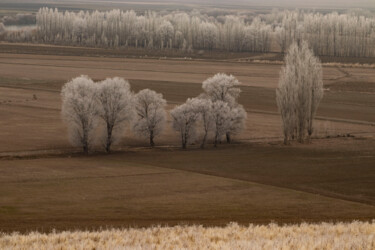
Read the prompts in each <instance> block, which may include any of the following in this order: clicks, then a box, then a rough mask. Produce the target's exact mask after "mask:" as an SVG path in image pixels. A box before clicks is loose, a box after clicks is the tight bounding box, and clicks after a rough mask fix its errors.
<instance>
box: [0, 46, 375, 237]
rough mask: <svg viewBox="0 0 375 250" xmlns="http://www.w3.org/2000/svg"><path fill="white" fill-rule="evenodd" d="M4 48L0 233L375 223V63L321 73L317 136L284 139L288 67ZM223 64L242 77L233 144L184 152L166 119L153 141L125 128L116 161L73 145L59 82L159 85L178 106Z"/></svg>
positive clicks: (0, 61)
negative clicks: (241, 123)
mask: <svg viewBox="0 0 375 250" xmlns="http://www.w3.org/2000/svg"><path fill="white" fill-rule="evenodd" d="M4 46H5V45H3V44H0V48H1V50H0V51H1V53H0V231H1V230H2V231H13V230H20V231H28V230H35V229H38V230H41V231H49V230H50V229H52V228H57V229H75V228H80V229H84V228H89V229H90V228H99V227H105V226H118V227H123V226H148V225H153V224H169V225H174V224H180V223H188V224H189V223H190V224H192V223H199V224H203V225H223V224H226V223H228V222H230V221H238V222H240V223H243V224H247V223H268V222H270V221H276V222H278V223H291V222H301V221H339V220H340V221H341V220H346V221H348V220H355V219H359V220H371V219H374V218H375V193H374V190H375V181H374V180H375V172H374V170H375V168H374V167H373V166H375V92H374V86H375V69H371V68H337V67H324V69H323V71H324V83H325V89H326V90H325V95H324V98H323V100H322V103H321V105H320V107H319V110H318V114H317V119H316V121H315V122H316V126H315V127H316V130H315V134H314V139H313V140H312V141H311V143H308V144H304V145H299V144H292V145H291V146H283V145H281V140H282V133H281V120H280V117H279V115H278V113H277V107H276V102H275V88H276V87H277V82H278V76H279V71H280V68H281V65H279V64H255V63H249V62H246V63H240V62H237V61H235V60H234V61H233V60H232V59H231V58H230V57H227V59H218V58H212V59H210V58H205V59H204V60H203V59H199V60H190V59H189V60H186V59H181V58H174V59H172V58H168V57H167V58H163V59H156V58H139V56H138V57H137V58H128V57H126V58H125V56H123V57H119V58H116V57H111V56H108V55H107V54H105V53H112V52H108V50H103V54H102V55H100V56H101V57H100V56H98V55H97V53H98V51H100V49H93V53H91V54H90V52H89V49H87V51H84V50H83V52H82V53H86V54H77V55H74V53H78V52H77V51H81V50H80V49H77V48H67V49H61V48H56V47H55V46H51V47H50V48H47V46H38V45H32V46H26V45H22V46H21V45H18V47H17V46H16V45H12V46H15V47H14V50H12V51H11V50H10V49H9V48H10V47H9V46H10V45H7V46H8V47H6V48H7V50H5V49H4V50H3V48H5V47H4ZM55 49H56V52H55V53H54V52H53V51H54V50H55ZM60 49H61V50H60ZM25 50H26V51H30V53H29V52H25ZM42 51H47V52H46V53H43V52H42ZM25 53H27V54H25ZM38 53H41V54H43V55H38ZM124 53H125V52H124ZM246 56H247V55H246ZM254 56H256V55H254ZM258 56H259V55H258ZM244 57H245V56H244ZM353 60H355V59H353ZM218 72H225V73H231V74H234V75H235V76H237V77H238V78H239V80H240V81H241V82H242V83H243V85H242V87H241V90H242V93H241V97H240V100H239V102H240V103H241V104H243V105H244V107H245V108H246V110H247V112H248V121H247V129H246V130H245V131H244V132H243V133H241V134H240V135H237V136H236V137H235V138H234V139H235V141H234V142H235V144H233V145H226V144H221V145H219V148H217V149H215V148H213V147H212V145H211V144H209V145H208V148H207V149H206V150H198V149H197V148H198V146H197V144H198V143H199V142H197V144H196V145H190V146H189V148H190V149H189V150H187V151H182V150H180V149H179V140H178V135H177V134H176V133H175V132H173V131H172V130H171V128H170V127H171V126H170V120H169V121H168V124H167V127H168V128H167V129H166V131H165V132H164V134H163V135H162V136H160V137H159V138H157V139H156V143H157V146H158V147H157V148H155V149H149V148H148V145H147V140H143V139H142V138H135V137H134V136H132V135H131V133H130V132H129V131H125V132H124V133H125V138H124V140H123V141H121V142H120V144H119V145H117V146H116V147H115V151H116V152H115V153H113V154H111V155H104V154H102V153H100V152H97V153H93V154H92V155H90V156H82V155H80V154H79V153H77V152H78V151H79V149H76V148H72V147H71V146H70V144H69V142H68V140H67V131H66V127H65V125H64V124H63V122H62V120H61V117H60V107H61V99H60V90H61V87H62V85H63V84H64V83H65V82H66V81H69V80H70V79H71V78H73V77H76V76H79V75H81V74H87V75H89V76H90V77H92V78H94V79H95V80H101V79H104V78H106V77H114V76H121V77H125V78H126V79H128V80H129V81H130V83H131V86H132V89H133V90H134V91H139V90H140V89H143V88H150V89H154V90H156V91H158V92H161V93H163V95H164V97H165V98H166V99H167V101H168V109H170V108H173V107H174V106H175V105H176V104H179V103H182V102H184V101H185V100H186V98H188V97H194V96H197V95H198V94H199V93H200V92H201V91H202V89H201V82H202V81H203V80H205V79H206V78H207V77H209V76H212V75H213V74H215V73H218ZM96 150H99V149H96Z"/></svg>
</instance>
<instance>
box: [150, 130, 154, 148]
mask: <svg viewBox="0 0 375 250" xmlns="http://www.w3.org/2000/svg"><path fill="white" fill-rule="evenodd" d="M150 146H151V147H153V146H155V143H154V132H153V131H151V133H150Z"/></svg>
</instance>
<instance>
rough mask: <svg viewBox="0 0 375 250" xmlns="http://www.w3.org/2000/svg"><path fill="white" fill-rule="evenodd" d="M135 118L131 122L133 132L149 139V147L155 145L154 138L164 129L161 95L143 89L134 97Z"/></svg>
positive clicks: (163, 105) (163, 100) (164, 118)
mask: <svg viewBox="0 0 375 250" xmlns="http://www.w3.org/2000/svg"><path fill="white" fill-rule="evenodd" d="M134 104H135V111H136V118H135V119H134V120H133V130H134V131H135V132H136V133H137V134H138V135H140V136H143V137H147V138H149V139H150V145H151V147H153V146H154V145H155V143H154V138H155V136H158V135H159V134H160V133H161V132H162V131H163V129H164V126H165V120H166V113H165V106H166V104H167V102H166V100H165V99H163V95H162V94H158V93H156V92H155V91H153V90H149V89H144V90H141V91H140V92H138V93H137V94H136V95H135V103H134Z"/></svg>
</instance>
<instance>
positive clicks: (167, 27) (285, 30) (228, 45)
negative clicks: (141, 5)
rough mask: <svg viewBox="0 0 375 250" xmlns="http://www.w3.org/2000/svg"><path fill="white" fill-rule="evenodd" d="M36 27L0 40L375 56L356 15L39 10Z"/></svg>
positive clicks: (373, 29)
mask: <svg viewBox="0 0 375 250" xmlns="http://www.w3.org/2000/svg"><path fill="white" fill-rule="evenodd" d="M36 24H37V25H36V28H35V30H33V29H32V28H25V29H22V30H14V31H11V30H9V31H8V32H4V31H3V32H1V30H0V35H1V33H3V34H6V35H5V39H7V40H9V41H35V42H44V43H54V44H63V45H81V46H99V47H127V46H132V47H143V48H148V49H163V48H174V49H180V50H184V51H192V50H194V49H207V50H212V49H219V50H227V51H250V52H269V51H281V52H285V51H286V49H287V48H289V46H290V45H291V44H292V43H293V42H295V41H301V40H306V41H307V42H308V44H309V46H310V47H311V48H312V49H313V51H314V53H315V54H317V55H328V56H351V57H370V56H374V55H375V18H374V16H371V15H364V14H361V12H360V13H353V12H352V13H346V14H338V13H336V12H333V13H328V14H321V13H316V12H303V11H298V10H296V11H287V10H286V11H273V12H272V13H271V14H265V15H258V16H252V17H247V16H243V15H226V16H219V17H214V16H208V15H207V14H201V13H200V12H198V11H192V12H190V13H185V12H171V13H167V14H164V15H162V14H160V13H159V14H158V13H156V12H145V13H144V15H137V14H136V13H135V12H134V11H125V12H124V11H121V10H111V11H107V12H99V11H94V12H83V11H80V12H69V11H66V12H59V11H58V10H57V9H55V10H53V9H49V8H42V9H40V10H39V12H38V13H37V15H36ZM277 45H278V46H277ZM277 47H278V48H277Z"/></svg>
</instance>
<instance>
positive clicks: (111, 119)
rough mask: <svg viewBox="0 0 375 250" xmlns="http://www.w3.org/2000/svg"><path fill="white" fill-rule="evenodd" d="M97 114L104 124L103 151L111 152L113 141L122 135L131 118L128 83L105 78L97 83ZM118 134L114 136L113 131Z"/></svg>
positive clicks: (131, 110) (131, 106)
mask: <svg viewBox="0 0 375 250" xmlns="http://www.w3.org/2000/svg"><path fill="white" fill-rule="evenodd" d="M97 89H98V93H97V95H96V96H97V103H98V114H99V116H100V118H102V120H103V121H104V123H105V128H106V133H105V139H104V147H105V151H106V152H107V153H109V152H110V151H111V145H112V143H113V142H114V141H115V139H119V138H120V137H121V135H122V134H123V131H122V128H123V126H124V123H125V122H126V121H128V120H130V119H131V118H132V116H133V100H132V93H131V91H130V85H129V83H128V82H127V81H126V80H124V79H123V78H119V77H115V78H107V79H105V80H104V81H102V82H99V83H98V87H97ZM116 130H117V131H118V132H119V133H117V134H115V133H114V132H115V131H116Z"/></svg>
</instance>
